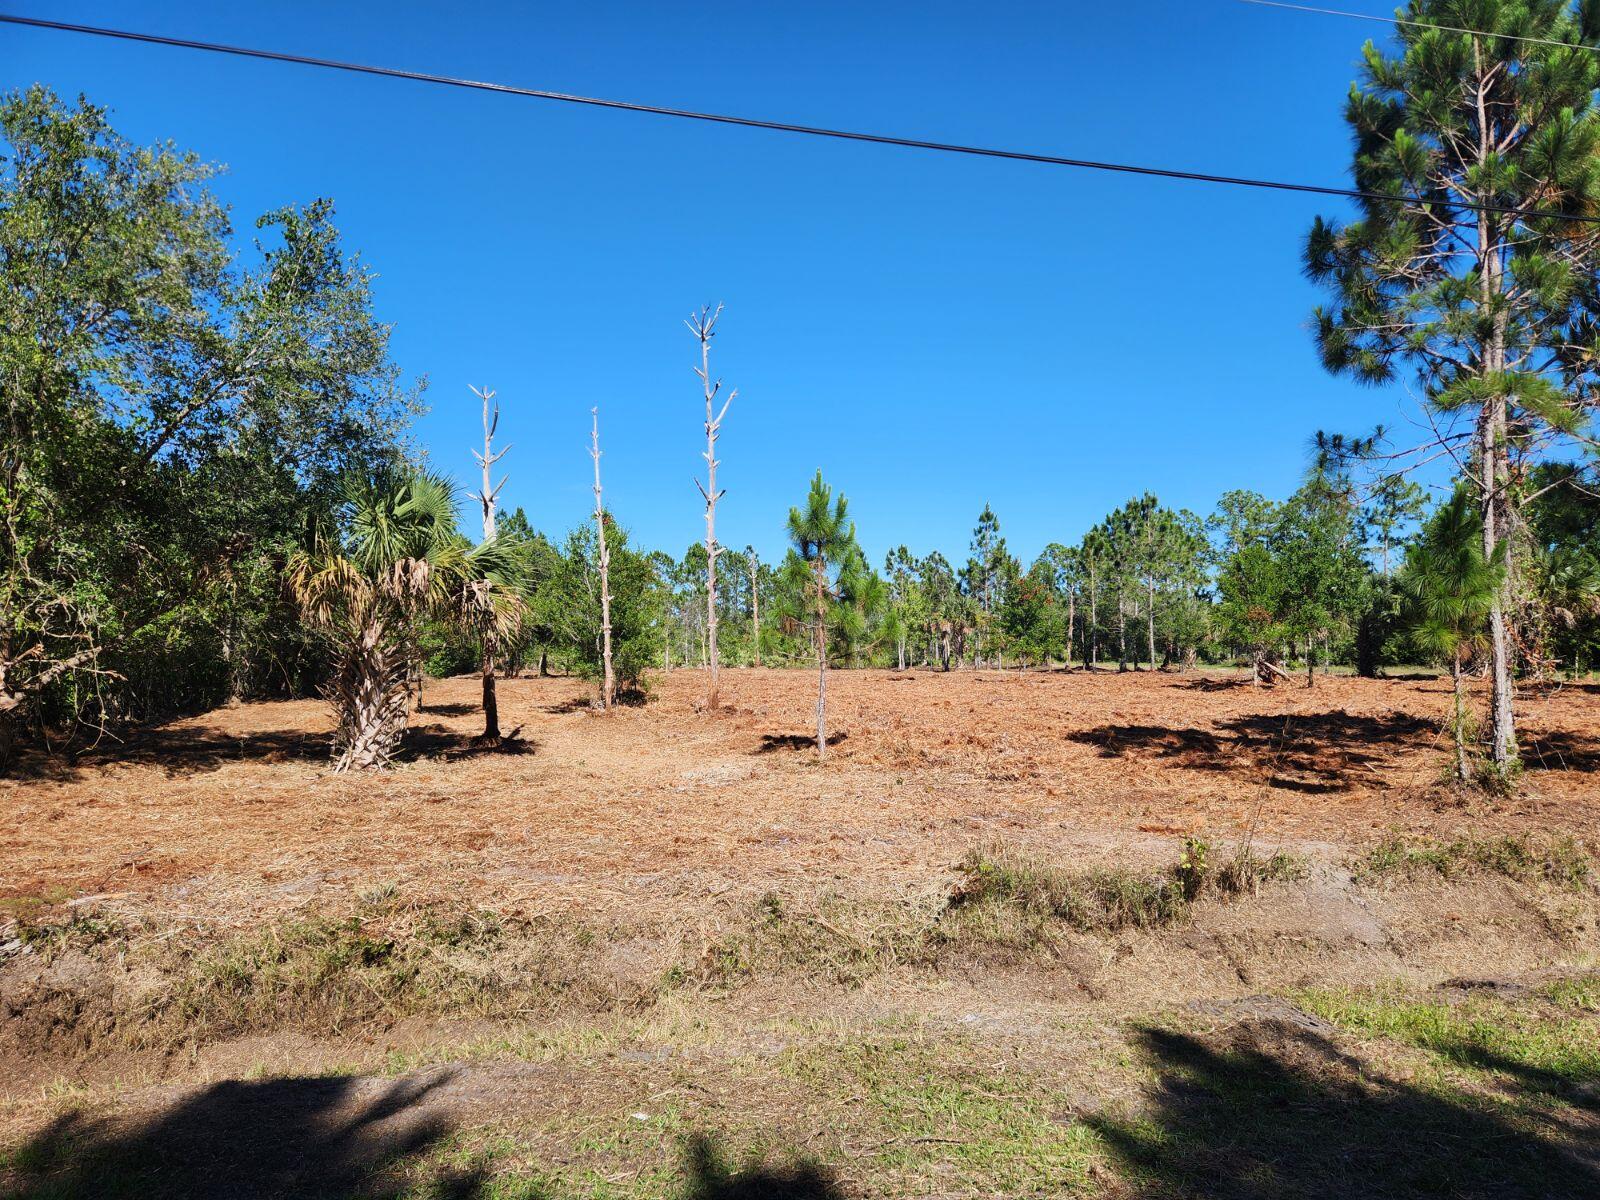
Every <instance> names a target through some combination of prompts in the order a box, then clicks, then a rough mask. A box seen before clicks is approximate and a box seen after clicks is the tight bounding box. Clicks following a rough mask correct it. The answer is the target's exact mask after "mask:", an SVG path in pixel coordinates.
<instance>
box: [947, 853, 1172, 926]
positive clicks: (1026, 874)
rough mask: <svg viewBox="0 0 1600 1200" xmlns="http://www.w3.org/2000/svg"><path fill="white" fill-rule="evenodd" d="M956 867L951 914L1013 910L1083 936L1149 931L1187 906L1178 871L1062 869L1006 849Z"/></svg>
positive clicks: (974, 855)
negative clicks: (959, 882)
mask: <svg viewBox="0 0 1600 1200" xmlns="http://www.w3.org/2000/svg"><path fill="white" fill-rule="evenodd" d="M956 869H957V870H959V871H960V872H961V873H962V875H963V876H964V877H965V878H964V881H963V883H962V886H961V888H960V890H958V891H957V892H956V894H955V895H954V896H953V897H951V902H950V907H951V909H952V910H954V911H957V912H960V911H962V910H981V909H983V908H985V907H988V906H1000V907H1005V908H1012V909H1016V910H1019V911H1020V912H1021V913H1022V914H1024V915H1026V916H1031V917H1045V918H1050V919H1053V920H1058V921H1062V922H1064V923H1065V924H1067V925H1068V926H1070V927H1071V928H1073V929H1076V930H1078V931H1079V932H1082V933H1092V932H1113V931H1116V930H1121V929H1129V928H1133V929H1153V928H1156V927H1158V926H1161V925H1167V924H1170V923H1172V922H1173V921H1175V920H1177V919H1178V917H1180V916H1181V915H1183V912H1184V910H1185V907H1186V905H1187V904H1188V895H1187V884H1186V882H1185V881H1184V880H1183V879H1182V878H1181V877H1180V876H1179V875H1178V874H1177V873H1176V872H1174V873H1173V874H1171V875H1165V876H1161V875H1156V876H1152V875H1141V874H1138V873H1136V872H1133V871H1124V870H1106V869H1100V870H1094V871H1085V872H1072V871H1065V870H1063V869H1061V868H1059V867H1055V866H1051V865H1049V864H1047V863H1041V862H1038V861H1037V860H1034V859H1030V858H1028V857H1026V856H1024V855H1021V854H1019V853H1017V851H1015V850H1013V849H1012V848H1010V847H1008V846H1005V845H994V846H989V847H987V848H985V849H982V850H976V849H975V850H972V851H969V852H968V854H967V856H966V857H965V858H963V859H962V860H961V862H960V863H959V864H957V868H956Z"/></svg>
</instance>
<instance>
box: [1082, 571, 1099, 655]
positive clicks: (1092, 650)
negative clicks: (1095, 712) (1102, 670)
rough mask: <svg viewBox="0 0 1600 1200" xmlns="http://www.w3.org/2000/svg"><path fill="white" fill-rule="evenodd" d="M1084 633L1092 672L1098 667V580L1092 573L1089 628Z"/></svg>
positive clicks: (1090, 575) (1091, 572) (1090, 580)
mask: <svg viewBox="0 0 1600 1200" xmlns="http://www.w3.org/2000/svg"><path fill="white" fill-rule="evenodd" d="M1084 633H1085V640H1086V641H1087V642H1088V643H1089V645H1088V654H1087V657H1088V659H1089V669H1090V670H1091V671H1092V670H1094V669H1095V668H1096V667H1098V666H1099V665H1100V580H1099V578H1098V577H1097V576H1096V575H1095V573H1094V572H1093V571H1090V572H1089V628H1088V629H1086V630H1085V631H1084Z"/></svg>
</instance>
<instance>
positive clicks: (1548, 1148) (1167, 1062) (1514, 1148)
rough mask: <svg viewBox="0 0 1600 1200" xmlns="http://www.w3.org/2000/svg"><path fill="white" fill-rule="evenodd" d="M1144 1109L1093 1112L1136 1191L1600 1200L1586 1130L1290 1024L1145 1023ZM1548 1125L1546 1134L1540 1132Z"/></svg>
mask: <svg viewBox="0 0 1600 1200" xmlns="http://www.w3.org/2000/svg"><path fill="white" fill-rule="evenodd" d="M1140 1050H1141V1053H1142V1055H1143V1057H1144V1058H1145V1059H1146V1061H1147V1064H1148V1065H1149V1067H1150V1068H1151V1069H1152V1071H1153V1072H1154V1073H1155V1076H1156V1080H1157V1082H1156V1084H1155V1086H1154V1089H1153V1092H1152V1094H1151V1095H1150V1097H1149V1100H1150V1106H1149V1108H1148V1110H1147V1111H1145V1112H1143V1113H1141V1114H1139V1115H1138V1116H1135V1117H1129V1118H1118V1119H1113V1118H1110V1117H1107V1116H1104V1115H1098V1116H1093V1117H1089V1118H1087V1120H1086V1123H1087V1124H1088V1125H1089V1126H1090V1127H1091V1128H1093V1129H1094V1130H1095V1131H1096V1132H1097V1133H1098V1134H1099V1135H1100V1136H1101V1138H1103V1139H1104V1140H1105V1142H1106V1144H1107V1146H1108V1147H1109V1148H1110V1150H1111V1153H1112V1156H1113V1158H1114V1159H1116V1160H1117V1162H1118V1165H1119V1166H1120V1167H1121V1168H1122V1169H1123V1171H1124V1172H1126V1174H1127V1175H1128V1176H1129V1178H1130V1180H1131V1181H1133V1182H1134V1183H1135V1186H1134V1187H1133V1188H1132V1189H1130V1191H1129V1194H1132V1195H1139V1196H1143V1197H1148V1198H1150V1200H1154V1198H1156V1197H1185V1198H1190V1200H1269V1198H1271V1200H1284V1198H1287V1197H1308V1198H1309V1197H1316V1198H1318V1200H1367V1198H1369V1197H1378V1196H1382V1197H1393V1198H1394V1200H1411V1198H1413V1197H1415V1198H1417V1200H1421V1198H1423V1197H1440V1196H1449V1197H1453V1198H1456V1200H1534V1198H1535V1197H1538V1198H1540V1200H1543V1198H1546V1197H1555V1196H1563V1197H1566V1196H1571V1197H1578V1196H1594V1195H1600V1166H1597V1165H1596V1163H1595V1161H1593V1159H1592V1157H1590V1156H1589V1155H1588V1154H1587V1153H1586V1152H1585V1151H1584V1148H1583V1144H1582V1142H1581V1138H1582V1132H1581V1131H1580V1130H1573V1129H1568V1130H1566V1131H1564V1132H1565V1133H1566V1134H1567V1136H1565V1137H1563V1136H1561V1135H1562V1133H1563V1131H1561V1130H1559V1129H1555V1128H1552V1127H1550V1126H1549V1125H1548V1124H1547V1123H1543V1122H1541V1120H1540V1116H1539V1114H1536V1113H1535V1114H1529V1113H1526V1112H1522V1111H1519V1110H1518V1109H1517V1108H1516V1107H1515V1106H1514V1105H1507V1104H1505V1103H1503V1102H1497V1100H1496V1099H1495V1098H1493V1097H1489V1096H1484V1097H1469V1096H1467V1095H1465V1094H1460V1095H1458V1094H1451V1093H1447V1092H1445V1091H1443V1090H1442V1089H1429V1088H1428V1087H1426V1086H1424V1085H1418V1084H1415V1083H1412V1082H1409V1081H1407V1080H1404V1079H1400V1078H1394V1077H1390V1076H1389V1075H1388V1074H1387V1073H1385V1072H1383V1071H1381V1070H1379V1069H1377V1068H1376V1067H1375V1066H1374V1065H1373V1064H1371V1063H1361V1062H1358V1061H1356V1060H1354V1059H1352V1058H1350V1057H1349V1056H1348V1055H1346V1054H1344V1053H1343V1052H1342V1051H1340V1050H1339V1049H1338V1047H1337V1046H1335V1045H1334V1044H1333V1043H1332V1042H1331V1041H1330V1040H1329V1039H1328V1038H1327V1037H1326V1036H1324V1035H1323V1034H1321V1033H1319V1032H1317V1031H1315V1030H1312V1029H1307V1028H1304V1027H1303V1026H1301V1025H1298V1024H1294V1023H1291V1022H1288V1021H1283V1020H1276V1021H1263V1022H1249V1023H1242V1024H1240V1025H1237V1026H1235V1027H1233V1028H1232V1029H1230V1030H1225V1031H1223V1032H1221V1033H1219V1034H1216V1035H1210V1036H1208V1037H1206V1038H1204V1039H1202V1038H1198V1037H1193V1036H1189V1035H1185V1034H1180V1033H1174V1032H1170V1031H1166V1030H1155V1029H1146V1030H1144V1031H1143V1032H1142V1033H1141V1035H1140ZM1542 1124H1543V1125H1544V1128H1543V1129H1541V1125H1542Z"/></svg>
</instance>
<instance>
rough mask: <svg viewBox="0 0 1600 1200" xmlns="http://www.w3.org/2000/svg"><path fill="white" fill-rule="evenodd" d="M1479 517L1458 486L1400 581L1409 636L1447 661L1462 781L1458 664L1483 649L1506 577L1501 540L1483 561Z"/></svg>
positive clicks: (1409, 557)
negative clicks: (1487, 621) (1487, 625)
mask: <svg viewBox="0 0 1600 1200" xmlns="http://www.w3.org/2000/svg"><path fill="white" fill-rule="evenodd" d="M1479 521H1480V517H1479V516H1478V514H1477V513H1475V512H1474V511H1473V505H1472V497H1471V496H1470V495H1469V494H1468V492H1467V490H1466V488H1465V487H1458V488H1457V489H1456V492H1455V494H1454V495H1453V496H1451V497H1450V499H1449V500H1447V501H1446V502H1445V503H1444V504H1442V505H1440V506H1439V510H1438V511H1437V512H1436V513H1434V515H1433V517H1432V518H1431V519H1430V520H1429V521H1428V523H1427V525H1426V526H1424V528H1423V530H1422V535H1421V537H1420V538H1418V540H1417V542H1416V543H1415V544H1414V545H1413V546H1412V547H1411V548H1410V549H1409V550H1408V551H1407V553H1406V563H1405V570H1404V572H1403V573H1402V575H1401V581H1400V582H1401V587H1402V589H1403V590H1404V592H1405V594H1406V597H1407V600H1408V601H1409V617H1410V625H1411V633H1412V637H1413V638H1414V639H1415V640H1416V642H1417V644H1418V645H1419V646H1420V647H1422V648H1423V649H1425V650H1427V651H1429V652H1431V653H1433V654H1435V655H1437V656H1438V657H1439V658H1441V659H1444V660H1446V661H1448V662H1449V664H1450V677H1451V679H1452V681H1453V683H1454V693H1455V705H1454V712H1453V717H1452V720H1451V730H1452V732H1453V734H1454V736H1455V747H1456V778H1457V779H1458V780H1460V781H1462V782H1465V781H1466V780H1467V779H1468V777H1469V776H1470V773H1471V770H1470V762H1469V759H1468V754H1467V741H1468V726H1469V722H1468V716H1467V705H1466V686H1465V683H1464V681H1463V677H1462V676H1463V667H1464V666H1465V664H1466V663H1467V662H1469V661H1471V659H1472V657H1473V655H1474V654H1476V653H1478V652H1479V651H1480V650H1481V649H1482V648H1483V645H1484V642H1485V640H1486V637H1485V633H1484V630H1485V618H1486V617H1487V616H1488V614H1489V610H1490V609H1491V608H1492V607H1493V605H1494V603H1495V597H1496V596H1498V595H1499V593H1500V584H1501V581H1502V580H1503V579H1504V577H1505V543H1503V542H1502V543H1501V544H1500V545H1498V546H1496V547H1495V551H1494V555H1493V557H1492V558H1488V559H1486V558H1485V557H1484V553H1483V539H1482V536H1481V535H1482V526H1481V525H1480V524H1479Z"/></svg>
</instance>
